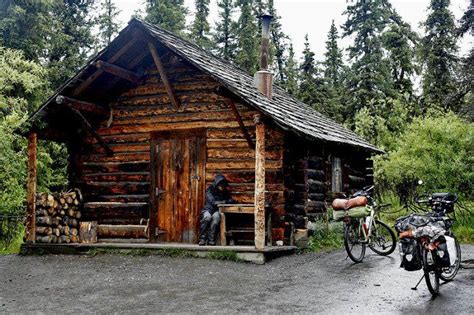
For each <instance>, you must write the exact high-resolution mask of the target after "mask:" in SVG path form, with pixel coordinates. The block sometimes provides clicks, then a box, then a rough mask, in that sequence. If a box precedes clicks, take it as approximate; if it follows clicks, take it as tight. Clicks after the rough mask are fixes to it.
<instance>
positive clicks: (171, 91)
mask: <svg viewBox="0 0 474 315" xmlns="http://www.w3.org/2000/svg"><path fill="white" fill-rule="evenodd" d="M148 49H149V50H150V54H151V56H152V57H153V61H154V62H155V66H156V68H157V69H158V73H159V74H160V77H161V80H162V81H163V84H164V85H165V88H166V93H167V94H168V97H169V99H170V102H171V104H173V106H174V107H175V108H176V109H179V108H180V103H179V100H178V98H177V97H176V94H175V92H174V89H173V87H172V86H171V83H170V81H169V79H168V75H167V74H166V72H165V68H164V67H163V63H162V62H161V58H160V55H159V54H158V51H157V50H156V47H155V45H154V44H153V43H152V42H151V41H149V42H148Z"/></svg>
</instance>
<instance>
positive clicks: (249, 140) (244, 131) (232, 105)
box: [229, 100, 255, 150]
mask: <svg viewBox="0 0 474 315" xmlns="http://www.w3.org/2000/svg"><path fill="white" fill-rule="evenodd" d="M229 103H230V108H231V109H232V112H233V113H234V116H235V119H237V122H238V123H239V126H240V130H241V131H242V134H243V136H244V138H245V140H247V144H248V146H249V149H250V150H253V149H254V148H255V147H254V144H253V142H252V138H250V135H249V133H248V131H247V128H246V127H245V125H244V122H243V121H242V116H240V113H239V111H238V110H237V107H235V103H234V101H232V100H230V101H229Z"/></svg>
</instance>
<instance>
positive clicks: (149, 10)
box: [145, 0, 188, 33]
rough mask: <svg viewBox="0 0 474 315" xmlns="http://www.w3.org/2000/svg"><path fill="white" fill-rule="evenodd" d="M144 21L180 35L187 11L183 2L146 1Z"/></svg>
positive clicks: (166, 0)
mask: <svg viewBox="0 0 474 315" xmlns="http://www.w3.org/2000/svg"><path fill="white" fill-rule="evenodd" d="M145 11H146V12H145V13H146V16H145V20H146V21H147V22H150V23H151V24H155V25H158V26H160V27H162V28H164V29H167V30H169V31H172V32H176V33H182V32H183V30H184V29H185V26H186V14H187V13H188V9H187V8H186V7H185V6H184V0H146V2H145Z"/></svg>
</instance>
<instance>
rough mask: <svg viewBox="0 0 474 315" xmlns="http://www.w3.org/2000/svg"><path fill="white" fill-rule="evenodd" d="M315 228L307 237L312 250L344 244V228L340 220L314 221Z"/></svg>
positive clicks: (337, 246)
mask: <svg viewBox="0 0 474 315" xmlns="http://www.w3.org/2000/svg"><path fill="white" fill-rule="evenodd" d="M314 224H315V229H314V232H313V235H312V236H311V237H310V239H309V248H310V249H311V250H312V251H315V252H317V251H321V250H331V249H338V248H341V247H342V246H343V245H344V230H343V225H342V223H341V222H332V223H330V224H327V223H325V222H323V221H316V222H314Z"/></svg>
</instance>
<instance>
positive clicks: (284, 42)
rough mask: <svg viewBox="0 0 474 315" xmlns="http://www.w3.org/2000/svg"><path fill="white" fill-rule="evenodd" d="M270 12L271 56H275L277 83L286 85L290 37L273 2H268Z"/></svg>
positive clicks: (270, 0)
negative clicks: (286, 53)
mask: <svg viewBox="0 0 474 315" xmlns="http://www.w3.org/2000/svg"><path fill="white" fill-rule="evenodd" d="M268 11H269V13H270V15H271V16H273V19H272V24H271V28H270V30H271V42H272V44H273V45H272V47H271V50H272V51H271V54H270V55H271V56H275V58H274V62H273V63H274V64H275V65H274V67H273V68H275V69H276V71H275V72H276V73H275V75H276V78H277V83H280V84H285V81H286V80H287V78H286V77H285V64H287V62H288V61H287V58H288V57H289V56H288V57H287V56H286V55H285V52H286V51H287V49H288V42H289V38H288V36H287V35H286V34H285V33H284V32H283V30H282V26H281V22H280V19H281V17H280V16H279V15H278V12H277V11H276V9H275V6H274V5H273V0H269V1H268Z"/></svg>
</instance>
